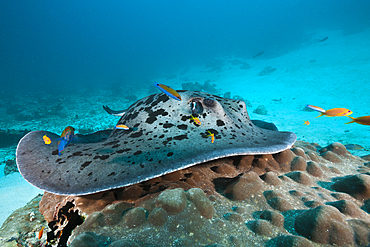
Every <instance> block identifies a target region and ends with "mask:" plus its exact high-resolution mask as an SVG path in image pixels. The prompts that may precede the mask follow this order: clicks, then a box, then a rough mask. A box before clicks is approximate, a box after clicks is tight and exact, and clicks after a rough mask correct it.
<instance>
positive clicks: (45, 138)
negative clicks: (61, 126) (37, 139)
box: [42, 135, 51, 145]
mask: <svg viewBox="0 0 370 247" xmlns="http://www.w3.org/2000/svg"><path fill="white" fill-rule="evenodd" d="M42 139H43V140H44V143H45V145H50V144H51V139H50V137H48V136H47V135H44V136H43V137H42Z"/></svg>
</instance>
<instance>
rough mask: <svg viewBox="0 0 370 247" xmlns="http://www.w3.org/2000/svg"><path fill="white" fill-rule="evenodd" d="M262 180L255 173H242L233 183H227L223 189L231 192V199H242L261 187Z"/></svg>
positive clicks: (226, 192)
mask: <svg viewBox="0 0 370 247" xmlns="http://www.w3.org/2000/svg"><path fill="white" fill-rule="evenodd" d="M263 187H264V186H263V181H262V180H261V179H260V177H259V176H258V174H257V173H255V172H248V173H246V174H244V175H242V176H241V177H240V178H239V179H238V180H237V181H236V182H235V183H233V184H231V185H229V186H228V187H227V188H226V190H225V191H224V193H225V194H231V199H233V200H237V201H242V200H245V199H247V198H249V197H250V196H252V195H254V194H256V193H257V192H259V191H261V190H262V189H263Z"/></svg>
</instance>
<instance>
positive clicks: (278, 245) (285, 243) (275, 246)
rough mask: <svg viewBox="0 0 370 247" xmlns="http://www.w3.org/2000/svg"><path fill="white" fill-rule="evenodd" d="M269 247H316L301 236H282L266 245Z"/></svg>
mask: <svg viewBox="0 0 370 247" xmlns="http://www.w3.org/2000/svg"><path fill="white" fill-rule="evenodd" d="M266 246H268V247H313V246H314V245H313V244H312V243H311V242H310V241H308V240H307V239H305V238H303V237H301V236H294V235H281V236H279V237H276V238H273V239H271V240H269V241H268V242H267V243H266Z"/></svg>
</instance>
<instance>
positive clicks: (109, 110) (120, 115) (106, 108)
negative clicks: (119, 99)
mask: <svg viewBox="0 0 370 247" xmlns="http://www.w3.org/2000/svg"><path fill="white" fill-rule="evenodd" d="M103 108H104V110H105V111H106V112H108V113H109V114H110V115H113V116H118V117H122V116H123V115H125V113H126V110H121V111H115V110H112V109H110V108H109V107H108V106H107V105H103Z"/></svg>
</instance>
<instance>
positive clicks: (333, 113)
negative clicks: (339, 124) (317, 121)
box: [306, 105, 353, 118]
mask: <svg viewBox="0 0 370 247" xmlns="http://www.w3.org/2000/svg"><path fill="white" fill-rule="evenodd" d="M306 107H308V108H310V109H312V110H315V111H318V112H321V114H320V115H319V116H317V118H318V117H321V116H324V115H325V116H327V117H343V116H348V115H351V114H352V113H353V112H352V111H351V110H348V109H346V108H333V109H329V110H324V109H323V108H321V107H318V106H314V105H306Z"/></svg>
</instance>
